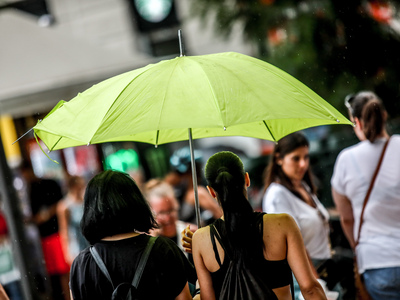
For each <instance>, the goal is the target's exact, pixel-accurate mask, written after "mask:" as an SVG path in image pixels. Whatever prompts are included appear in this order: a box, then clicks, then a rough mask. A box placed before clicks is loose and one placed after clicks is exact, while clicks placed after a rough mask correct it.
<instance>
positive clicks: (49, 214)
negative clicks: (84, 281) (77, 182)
mask: <svg viewBox="0 0 400 300" xmlns="http://www.w3.org/2000/svg"><path fill="white" fill-rule="evenodd" d="M21 171H22V175H23V176H24V178H25V180H26V182H27V184H28V190H29V193H28V194H29V198H30V205H31V210H32V221H33V222H34V223H35V224H36V225H37V227H38V229H39V234H40V238H41V243H42V250H43V257H44V261H45V263H46V270H47V273H48V275H49V277H50V281H51V288H52V295H53V299H54V300H57V299H62V300H64V299H69V288H68V277H69V268H70V267H69V265H68V263H67V262H66V260H65V256H64V252H63V249H62V246H61V240H60V235H59V232H58V219H57V213H56V212H57V204H58V202H59V201H60V200H61V199H62V197H63V195H62V191H61V187H60V185H59V184H58V183H57V182H56V181H55V180H52V179H43V178H38V177H36V176H35V174H34V172H33V169H32V167H31V166H30V164H29V163H25V164H24V165H23V166H22V170H21Z"/></svg>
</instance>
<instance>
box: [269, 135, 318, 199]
mask: <svg viewBox="0 0 400 300" xmlns="http://www.w3.org/2000/svg"><path fill="white" fill-rule="evenodd" d="M300 147H307V148H309V147H310V144H309V142H308V140H307V138H306V136H305V135H304V134H302V133H301V132H294V133H291V134H289V135H287V136H285V137H283V138H282V139H280V140H279V141H278V143H277V144H276V145H275V148H274V151H273V152H272V154H271V157H270V161H269V164H268V166H267V168H266V169H265V171H264V178H265V181H264V185H265V189H267V188H268V187H269V186H270V184H271V183H273V182H277V181H278V182H279V183H280V184H282V185H283V186H284V187H286V188H287V189H288V190H289V191H291V192H292V193H293V194H294V195H296V196H297V197H299V198H300V199H303V198H302V196H301V195H300V194H299V193H298V192H297V191H295V189H294V187H293V184H292V181H291V180H290V179H289V177H288V176H287V175H286V174H285V173H284V172H283V170H282V167H281V166H280V165H278V162H277V161H278V159H282V158H283V157H285V156H286V155H287V154H290V153H292V152H293V151H295V150H296V149H298V148H300ZM303 180H304V181H305V182H306V183H307V184H308V186H309V187H310V188H311V191H312V192H313V193H314V194H315V193H316V190H317V189H316V187H315V185H314V183H313V180H312V173H311V169H310V167H309V168H308V170H307V172H306V173H305V174H304V178H303Z"/></svg>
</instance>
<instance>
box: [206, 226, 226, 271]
mask: <svg viewBox="0 0 400 300" xmlns="http://www.w3.org/2000/svg"><path fill="white" fill-rule="evenodd" d="M210 237H211V243H212V245H213V250H214V255H215V259H216V260H217V263H218V264H219V266H220V267H222V262H221V258H220V257H219V253H218V248H217V244H216V243H215V238H217V240H218V242H219V243H220V245H221V247H222V249H224V252H225V255H228V254H227V252H226V249H225V246H224V244H223V243H222V239H221V236H220V235H219V232H218V231H217V228H215V226H214V224H211V225H210ZM228 257H229V256H228Z"/></svg>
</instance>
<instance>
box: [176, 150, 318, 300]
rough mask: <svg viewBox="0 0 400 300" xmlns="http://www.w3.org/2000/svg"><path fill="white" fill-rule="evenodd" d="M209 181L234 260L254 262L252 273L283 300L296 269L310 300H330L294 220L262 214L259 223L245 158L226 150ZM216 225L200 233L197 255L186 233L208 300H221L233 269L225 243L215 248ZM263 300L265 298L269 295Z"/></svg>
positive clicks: (211, 165) (211, 166) (212, 161)
mask: <svg viewBox="0 0 400 300" xmlns="http://www.w3.org/2000/svg"><path fill="white" fill-rule="evenodd" d="M205 177H206V179H207V183H208V186H207V189H208V190H209V192H210V194H211V195H212V196H213V197H214V198H216V200H217V201H218V203H219V204H220V205H221V207H222V210H223V217H222V218H221V219H218V220H217V221H216V222H215V223H213V224H212V225H211V226H214V227H215V228H216V230H217V232H219V235H220V236H221V238H222V241H223V243H224V244H225V249H229V252H230V253H232V252H233V256H232V257H234V258H236V259H238V260H240V259H242V260H243V261H245V262H246V263H249V266H252V267H251V270H252V272H255V274H257V276H260V277H261V278H262V280H263V281H264V282H265V283H266V284H267V285H268V286H269V287H270V288H271V289H272V291H273V292H274V293H275V295H276V296H277V298H278V299H292V297H291V294H290V287H289V286H290V282H291V276H292V275H291V270H292V271H293V272H294V274H295V276H296V278H297V280H298V281H299V284H300V287H301V290H302V292H303V294H304V295H305V298H306V299H326V297H325V294H324V291H323V289H322V287H321V285H320V284H319V283H318V281H317V280H316V279H315V277H314V276H313V274H312V271H311V268H310V265H309V263H308V260H307V255H306V251H305V249H304V244H303V241H302V238H301V234H300V231H299V229H298V227H297V225H296V223H295V222H294V220H293V218H292V217H290V216H289V215H287V214H276V215H267V214H264V215H262V214H261V222H258V220H260V213H254V212H253V209H252V207H251V205H250V203H249V202H248V199H247V188H248V187H249V185H250V178H249V175H248V173H246V172H245V171H244V168H243V163H242V162H241V160H240V159H239V157H238V156H237V155H235V154H233V153H232V152H226V151H224V152H219V153H216V154H214V155H213V156H211V157H210V158H209V160H208V162H207V164H206V166H205ZM211 226H207V227H203V228H201V229H198V230H197V231H196V232H195V233H194V235H193V251H192V239H191V238H190V237H191V236H192V233H191V232H190V231H189V230H188V229H187V230H185V231H184V232H183V233H182V234H183V239H182V240H183V245H184V247H185V248H186V250H187V251H189V252H190V251H192V252H193V259H194V262H195V266H196V271H197V275H198V280H199V283H200V293H201V298H202V299H218V298H219V296H220V293H221V289H222V283H223V280H224V278H225V276H226V274H227V264H229V259H227V253H226V252H225V250H224V249H223V248H222V244H221V243H220V242H219V241H218V240H214V241H215V246H213V243H214V242H213V240H212V239H211ZM226 247H228V248H226ZM217 257H219V258H220V259H219V261H218V260H217V259H216V258H217ZM219 263H221V265H220V264H219ZM250 289H251V287H250ZM259 297H260V299H263V298H262V297H263V295H261V294H260V295H259Z"/></svg>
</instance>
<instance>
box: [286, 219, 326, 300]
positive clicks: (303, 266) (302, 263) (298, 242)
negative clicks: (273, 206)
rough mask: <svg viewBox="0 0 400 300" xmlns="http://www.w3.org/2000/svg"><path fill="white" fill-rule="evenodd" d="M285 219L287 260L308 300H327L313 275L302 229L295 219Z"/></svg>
mask: <svg viewBox="0 0 400 300" xmlns="http://www.w3.org/2000/svg"><path fill="white" fill-rule="evenodd" d="M285 216H286V217H284V219H283V222H284V223H283V224H284V226H285V228H284V230H285V231H286V239H287V260H288V262H289V265H290V268H291V269H292V271H293V273H294V276H295V277H296V279H297V282H298V283H299V286H300V290H301V293H302V294H303V296H304V299H306V300H313V299H318V300H320V299H326V296H325V292H324V290H323V288H322V287H321V285H320V284H319V282H318V281H317V279H316V277H315V276H314V274H313V271H312V268H311V265H310V262H309V259H308V256H307V252H306V249H305V247H304V242H303V238H302V236H301V233H300V229H299V227H298V226H297V224H296V222H295V221H294V219H293V218H292V217H291V216H289V215H286V214H285Z"/></svg>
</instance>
